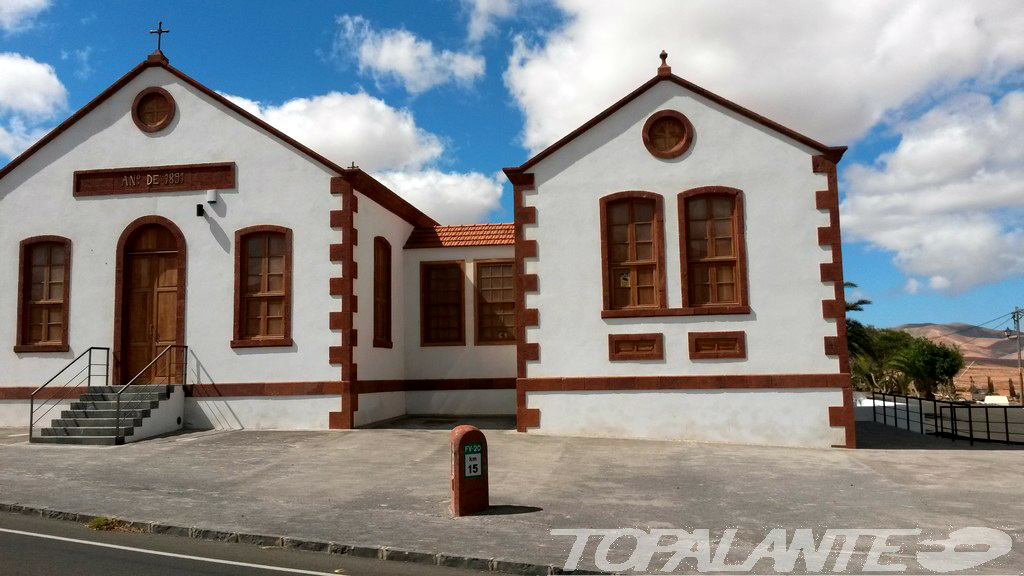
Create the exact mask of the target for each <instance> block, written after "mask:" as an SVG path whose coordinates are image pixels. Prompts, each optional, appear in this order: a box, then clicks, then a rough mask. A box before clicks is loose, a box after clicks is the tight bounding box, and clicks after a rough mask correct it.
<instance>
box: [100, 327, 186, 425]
mask: <svg viewBox="0 0 1024 576" xmlns="http://www.w3.org/2000/svg"><path fill="white" fill-rule="evenodd" d="M173 349H181V350H182V351H183V354H182V367H181V382H180V384H176V383H170V384H167V386H176V385H184V384H185V376H186V374H187V370H188V346H184V345H181V344H170V345H168V346H167V347H166V348H164V349H163V350H161V351H160V353H159V354H157V355H156V357H155V358H153V359H152V360H151V361H150V362H149V364H146V367H145V368H143V369H142V370H140V371H139V373H138V374H136V375H135V376H134V377H132V379H131V380H129V381H128V383H127V384H125V385H124V386H122V387H121V389H120V390H118V391H117V392H116V394H117V404H116V411H115V412H114V415H115V416H114V420H115V422H114V438H120V437H121V421H122V420H125V418H124V417H122V416H121V394H123V393H124V391H125V390H127V389H128V387H129V386H131V385H132V384H134V383H135V381H136V380H138V379H139V378H140V377H142V375H143V374H145V373H146V372H148V371H149V369H150V368H152V367H153V366H154V365H155V364H156V363H157V361H159V360H160V359H161V358H163V357H164V355H166V354H167V353H168V352H169V351H170V350H173ZM171 366H172V360H171V359H170V358H168V368H170V367H171ZM139 402H141V400H135V401H134V402H133V403H132V404H129V405H128V407H127V408H125V410H133V409H134V407H133V406H137V405H138V403H139Z"/></svg>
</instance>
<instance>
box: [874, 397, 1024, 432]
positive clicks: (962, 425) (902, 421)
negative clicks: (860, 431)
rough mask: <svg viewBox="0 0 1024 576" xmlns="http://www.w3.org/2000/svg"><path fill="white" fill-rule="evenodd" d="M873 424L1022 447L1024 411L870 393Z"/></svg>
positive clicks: (1017, 408) (1020, 408) (1016, 408)
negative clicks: (879, 423)
mask: <svg viewBox="0 0 1024 576" xmlns="http://www.w3.org/2000/svg"><path fill="white" fill-rule="evenodd" d="M871 402H872V409H873V410H872V412H873V419H874V421H875V422H881V423H882V424H885V425H887V426H894V427H896V428H901V429H904V430H909V431H911V432H917V433H919V434H931V435H934V436H941V437H943V438H949V439H951V440H954V441H956V440H967V441H968V442H970V443H971V444H972V445H973V444H974V442H976V441H979V442H999V443H1002V444H1024V408H1022V407H1020V406H1000V405H993V406H988V405H985V404H971V403H969V402H953V401H950V400H928V399H926V398H918V397H916V396H903V395H900V394H885V393H881V392H872V393H871Z"/></svg>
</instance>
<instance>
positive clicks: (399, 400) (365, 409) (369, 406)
mask: <svg viewBox="0 0 1024 576" xmlns="http://www.w3.org/2000/svg"><path fill="white" fill-rule="evenodd" d="M405 414H406V412H405V392H375V393H373V394H360V395H359V409H358V410H356V413H355V425H356V426H357V427H358V426H366V425H368V424H374V423H376V422H381V421H384V420H391V419H392V418H398V417H399V416H404V415H405Z"/></svg>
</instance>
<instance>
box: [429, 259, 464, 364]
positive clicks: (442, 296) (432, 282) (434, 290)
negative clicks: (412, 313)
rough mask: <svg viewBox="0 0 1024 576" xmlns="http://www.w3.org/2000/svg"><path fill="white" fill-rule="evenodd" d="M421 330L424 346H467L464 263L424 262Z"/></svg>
mask: <svg viewBox="0 0 1024 576" xmlns="http://www.w3.org/2000/svg"><path fill="white" fill-rule="evenodd" d="M420 329H421V334H420V341H421V343H422V344H424V345H435V346H437V345H441V346H444V345H448V346H462V345H465V343H466V331H465V273H464V272H463V268H462V262H443V263H435V262H431V263H423V264H422V265H421V268H420Z"/></svg>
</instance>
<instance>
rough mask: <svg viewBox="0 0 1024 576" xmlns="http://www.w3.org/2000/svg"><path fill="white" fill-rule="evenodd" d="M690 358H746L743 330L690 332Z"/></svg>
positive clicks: (745, 337)
mask: <svg viewBox="0 0 1024 576" xmlns="http://www.w3.org/2000/svg"><path fill="white" fill-rule="evenodd" d="M689 340H690V359H691V360H714V359H719V358H746V357H747V335H746V333H745V332H742V331H740V332H690V334H689Z"/></svg>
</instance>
